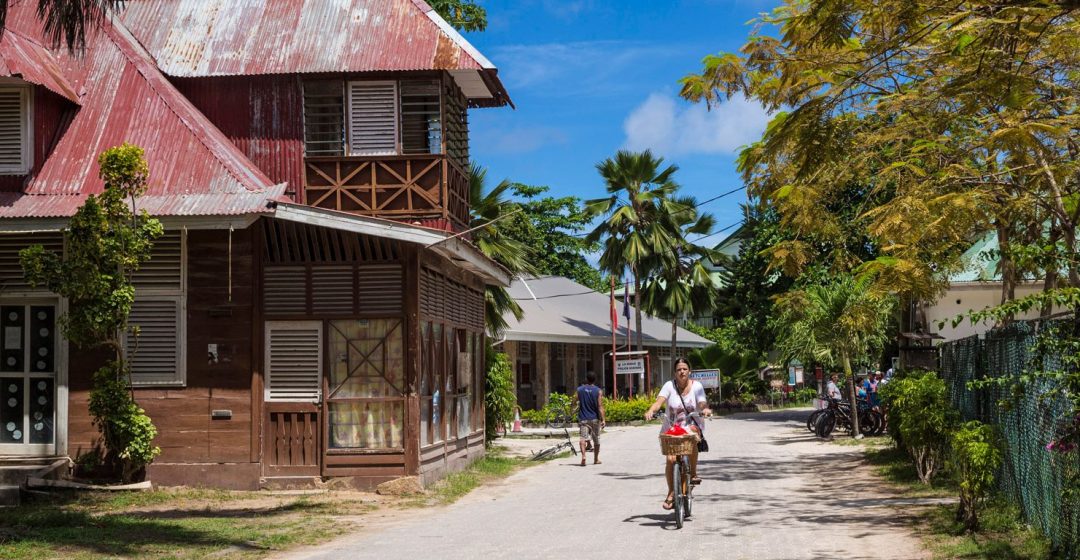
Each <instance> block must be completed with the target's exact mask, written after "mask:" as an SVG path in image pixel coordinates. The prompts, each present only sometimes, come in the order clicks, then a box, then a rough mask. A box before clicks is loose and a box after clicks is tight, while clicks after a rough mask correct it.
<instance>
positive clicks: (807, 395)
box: [794, 387, 818, 403]
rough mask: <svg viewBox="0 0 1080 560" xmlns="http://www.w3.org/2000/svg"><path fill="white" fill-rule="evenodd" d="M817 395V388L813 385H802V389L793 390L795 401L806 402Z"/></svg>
mask: <svg viewBox="0 0 1080 560" xmlns="http://www.w3.org/2000/svg"><path fill="white" fill-rule="evenodd" d="M817 395H818V392H817V389H815V388H813V387H803V388H802V389H796V390H795V394H794V397H795V402H800V403H808V402H810V401H812V400H814V397H817Z"/></svg>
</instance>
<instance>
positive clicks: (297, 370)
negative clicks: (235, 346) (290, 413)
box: [266, 322, 322, 402]
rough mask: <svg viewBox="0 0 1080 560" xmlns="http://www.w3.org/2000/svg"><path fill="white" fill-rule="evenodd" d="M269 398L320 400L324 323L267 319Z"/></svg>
mask: <svg viewBox="0 0 1080 560" xmlns="http://www.w3.org/2000/svg"><path fill="white" fill-rule="evenodd" d="M266 341H267V350H266V364H267V367H266V400H268V401H304V402H318V401H319V397H320V395H321V390H320V388H321V379H322V323H319V322H303V323H293V324H281V323H277V324H275V323H272V322H271V323H267V326H266Z"/></svg>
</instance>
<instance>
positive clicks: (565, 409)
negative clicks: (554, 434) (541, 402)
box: [544, 393, 574, 430]
mask: <svg viewBox="0 0 1080 560" xmlns="http://www.w3.org/2000/svg"><path fill="white" fill-rule="evenodd" d="M550 399H551V400H550V402H549V404H548V406H547V407H546V409H547V417H546V418H545V419H544V426H545V427H547V428H549V429H552V430H558V429H560V428H566V427H569V426H571V425H572V424H573V422H574V402H573V401H572V400H571V399H570V397H568V396H566V395H563V394H561V393H552V395H551V397H550Z"/></svg>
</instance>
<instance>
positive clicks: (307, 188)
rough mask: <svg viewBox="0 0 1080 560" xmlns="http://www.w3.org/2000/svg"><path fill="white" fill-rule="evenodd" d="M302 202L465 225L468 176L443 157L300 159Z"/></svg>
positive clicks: (338, 208)
mask: <svg viewBox="0 0 1080 560" xmlns="http://www.w3.org/2000/svg"><path fill="white" fill-rule="evenodd" d="M304 164H305V165H304V204H307V205H309V206H315V207H318V208H329V209H332V210H340V211H342V212H350V213H353V214H360V215H363V216H374V217H379V218H389V219H393V220H402V221H412V220H421V221H424V222H425V225H434V224H433V222H436V223H437V222H438V221H440V220H441V221H442V223H443V224H446V225H448V226H450V227H452V228H454V229H456V230H464V229H465V228H466V224H468V223H469V178H468V175H467V174H466V173H465V170H463V169H462V168H461V167H460V166H458V165H457V164H456V163H454V162H453V161H451V160H450V158H448V157H446V156H444V155H438V154H421V155H409V156H343V157H339V156H319V157H308V158H305V160H304Z"/></svg>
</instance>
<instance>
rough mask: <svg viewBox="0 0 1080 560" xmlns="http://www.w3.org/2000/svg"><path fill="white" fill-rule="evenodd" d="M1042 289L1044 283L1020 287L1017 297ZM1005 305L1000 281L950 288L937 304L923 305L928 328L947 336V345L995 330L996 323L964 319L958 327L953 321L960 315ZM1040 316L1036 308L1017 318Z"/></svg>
mask: <svg viewBox="0 0 1080 560" xmlns="http://www.w3.org/2000/svg"><path fill="white" fill-rule="evenodd" d="M1040 290H1042V284H1041V283H1038V284H1036V283H1029V284H1022V285H1019V286H1017V287H1016V297H1017V298H1021V297H1024V296H1027V295H1031V294H1033V293H1035V292H1038V291H1040ZM1000 303H1001V283H1000V282H963V283H956V284H953V285H952V286H951V287H949V289H948V290H946V291H945V293H944V294H942V295H941V297H939V298H938V300H937V302H936V303H934V304H932V305H928V304H923V306H922V307H923V312H924V313H925V314H926V321H927V328H929V330H930V332H936V333H938V334H940V335H941V336H943V337H945V340H939V341H938V342H945V341H949V340H956V339H958V338H965V337H968V336H971V335H973V334H983V333H985V332H986V331H988V330H990V329H991V328H993V326H994V325H993V322H992V321H990V322H984V323H979V324H975V325H972V324H971V321H969V320H967V319H964V321H963V322H962V323H960V324H959V325H957V326H956V327H955V328H953V326H952V320H953V318H955V317H956V316H957V315H960V314H962V313H967V312H969V311H979V310H982V309H986V308H987V307H993V306H995V305H998V304H1000ZM1038 316H1039V310H1038V309H1032V310H1031V311H1029V312H1028V313H1026V314H1024V315H1021V316H1018V317H1017V319H1034V318H1037V317H1038ZM939 321H945V326H943V327H941V328H940V329H939V328H938V322H939Z"/></svg>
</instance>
